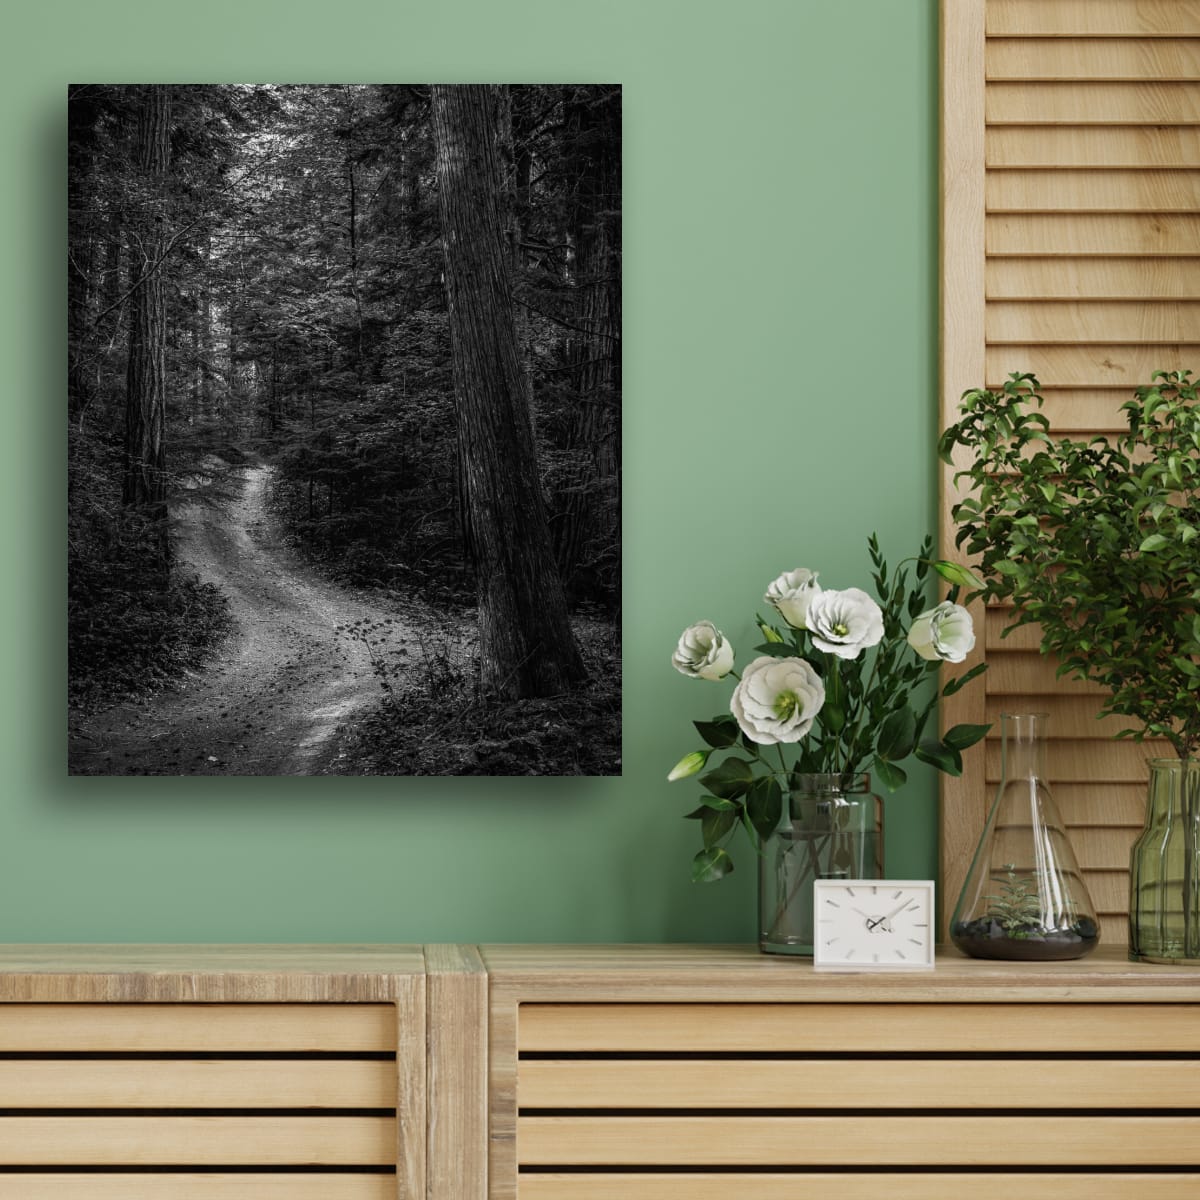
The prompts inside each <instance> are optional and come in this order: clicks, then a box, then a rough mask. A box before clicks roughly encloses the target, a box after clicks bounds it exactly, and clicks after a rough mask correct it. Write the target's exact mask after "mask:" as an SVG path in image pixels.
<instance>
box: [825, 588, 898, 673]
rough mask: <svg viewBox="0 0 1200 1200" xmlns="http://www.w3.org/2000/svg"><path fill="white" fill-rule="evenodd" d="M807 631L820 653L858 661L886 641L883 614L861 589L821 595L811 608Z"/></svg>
mask: <svg viewBox="0 0 1200 1200" xmlns="http://www.w3.org/2000/svg"><path fill="white" fill-rule="evenodd" d="M808 629H809V632H810V633H811V634H812V640H813V645H814V646H816V647H817V649H818V650H825V651H827V652H828V653H830V654H836V655H837V656H838V658H857V657H858V656H859V654H861V653H862V651H863V650H865V649H866V648H867V647H868V646H874V645H875V644H876V643H877V642H878V641H879V640H880V639H881V638H882V637H883V610H882V609H881V608H880V607H879V605H878V604H876V603H875V601H874V600H872V599H871V597H870V596H868V595H867V593H866V592H864V591H863V590H862V589H861V588H846V590H845V591H841V592H835V591H832V590H831V591H827V592H821V593H820V594H819V595H818V596H816V597H814V598H813V601H812V603H811V604H810V605H809V606H808Z"/></svg>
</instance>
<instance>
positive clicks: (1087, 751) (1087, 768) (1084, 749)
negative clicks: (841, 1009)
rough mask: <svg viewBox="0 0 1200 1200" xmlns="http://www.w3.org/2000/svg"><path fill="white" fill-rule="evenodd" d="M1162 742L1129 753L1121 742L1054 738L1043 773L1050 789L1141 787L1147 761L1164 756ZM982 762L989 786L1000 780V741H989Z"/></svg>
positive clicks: (1146, 771) (1166, 745) (1146, 774)
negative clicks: (1087, 783)
mask: <svg viewBox="0 0 1200 1200" xmlns="http://www.w3.org/2000/svg"><path fill="white" fill-rule="evenodd" d="M1167 748H1168V744H1167V743H1165V742H1146V743H1144V744H1143V745H1142V746H1141V747H1139V748H1137V752H1136V753H1130V752H1129V749H1128V747H1126V746H1125V745H1123V744H1122V743H1120V742H1114V741H1102V742H1096V741H1092V740H1089V739H1083V738H1081V739H1078V740H1073V739H1067V738H1055V739H1053V741H1052V742H1051V743H1050V745H1049V747H1048V748H1047V750H1046V769H1047V770H1048V771H1049V773H1050V779H1049V783H1050V784H1051V786H1053V784H1054V783H1055V782H1056V781H1057V780H1060V779H1065V780H1071V779H1096V780H1104V781H1106V782H1109V783H1142V784H1143V785H1144V784H1145V782H1146V780H1147V779H1148V778H1149V770H1148V769H1147V767H1146V760H1147V759H1149V758H1152V757H1154V758H1157V757H1162V756H1163V751H1164V750H1165V749H1167ZM984 758H985V760H986V763H987V778H988V781H989V782H996V781H998V780H999V779H1000V771H1001V752H1000V742H999V739H996V740H992V739H991V738H989V739H988V741H987V744H986V747H985V752H984Z"/></svg>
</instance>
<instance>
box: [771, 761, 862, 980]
mask: <svg viewBox="0 0 1200 1200" xmlns="http://www.w3.org/2000/svg"><path fill="white" fill-rule="evenodd" d="M882 809H883V806H882V804H881V802H880V799H879V797H878V796H876V795H874V794H873V793H872V791H871V777H870V776H869V775H867V774H855V775H842V774H833V775H793V776H792V788H791V792H790V794H788V795H787V796H786V798H785V801H784V805H783V812H782V813H781V815H780V819H779V824H778V826H777V827H776V829H775V832H774V833H772V834H771V836H770V837H768V838H767V839H766V841H765V843H764V844H763V847H762V852H761V854H760V855H759V860H758V930H759V934H758V944H759V948H760V949H761V950H762V951H763V952H764V953H767V954H797V955H807V956H810V957H811V955H812V952H813V881H814V880H817V879H879V878H881V877H882V875H883V826H882Z"/></svg>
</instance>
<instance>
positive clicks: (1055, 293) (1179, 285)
mask: <svg viewBox="0 0 1200 1200" xmlns="http://www.w3.org/2000/svg"><path fill="white" fill-rule="evenodd" d="M996 177H997V176H995V175H993V176H992V178H996ZM999 178H1003V176H999ZM987 295H988V297H989V299H993V300H1028V299H1045V300H1055V299H1062V300H1074V299H1082V300H1124V299H1129V300H1189V299H1190V300H1195V299H1200V259H1197V258H1124V259H1122V258H1113V257H1096V258H1071V257H1068V256H1066V255H1063V256H1057V257H1050V256H1042V257H1028V258H1025V257H1022V258H990V259H988V262H987Z"/></svg>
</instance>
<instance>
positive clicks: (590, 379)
mask: <svg viewBox="0 0 1200 1200" xmlns="http://www.w3.org/2000/svg"><path fill="white" fill-rule="evenodd" d="M564 93H565V95H564V101H563V110H564V121H565V123H566V126H567V130H568V133H569V143H568V144H569V145H570V146H571V148H572V150H571V155H570V161H569V174H570V176H571V178H572V179H573V181H574V188H575V190H574V195H573V198H572V200H573V202H572V204H571V209H570V227H571V231H572V236H573V240H574V243H575V260H574V267H575V273H574V280H573V282H574V286H575V289H576V292H577V294H578V297H579V301H578V307H577V310H576V320H577V322H578V324H579V327H580V329H582V330H585V331H586V334H585V335H584V336H582V337H578V338H576V339H575V343H574V359H575V362H576V369H577V372H578V374H577V381H578V382H577V388H578V395H579V408H578V410H577V413H576V424H575V431H574V441H575V444H576V445H577V446H580V447H583V448H586V450H587V452H588V456H589V461H588V464H587V467H588V468H590V478H583V479H581V480H580V481H579V486H578V487H577V488H576V490H575V493H574V495H573V496H572V498H571V501H570V504H569V505H568V511H567V514H566V519H565V520H564V521H563V523H562V528H561V534H560V542H559V561H560V563H561V565H562V567H563V570H564V571H568V572H572V571H575V570H577V569H579V568H580V567H581V566H583V565H585V564H591V565H599V563H600V560H601V559H602V558H603V556H604V555H605V554H607V553H611V552H615V551H617V550H619V546H617V545H616V544H614V543H613V542H612V536H613V531H614V530H619V529H620V522H621V519H620V506H621V441H620V438H621V423H620V405H621V222H620V215H619V214H620V209H621V159H620V145H621V138H620V134H621V91H620V89H619V88H612V89H611V90H610V91H609V92H608V93H607V94H605V95H603V96H602V97H599V98H598V97H597V96H596V95H595V89H594V88H573V87H567V88H564ZM585 469H586V468H585ZM603 565H604V566H605V567H607V568H608V569H613V570H615V565H613V564H603Z"/></svg>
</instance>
